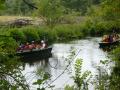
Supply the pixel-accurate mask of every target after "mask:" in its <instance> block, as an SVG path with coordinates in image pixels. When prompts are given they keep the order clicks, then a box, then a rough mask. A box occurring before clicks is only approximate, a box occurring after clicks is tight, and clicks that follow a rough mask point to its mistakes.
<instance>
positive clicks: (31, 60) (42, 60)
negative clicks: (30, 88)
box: [21, 53, 52, 66]
mask: <svg viewBox="0 0 120 90" xmlns="http://www.w3.org/2000/svg"><path fill="white" fill-rule="evenodd" d="M50 57H52V54H51V53H50V54H48V55H43V56H38V57H29V56H28V57H22V58H21V61H22V62H23V64H24V66H25V65H26V64H29V66H35V65H36V64H41V65H45V66H46V65H47V63H48V62H49V58H50Z"/></svg>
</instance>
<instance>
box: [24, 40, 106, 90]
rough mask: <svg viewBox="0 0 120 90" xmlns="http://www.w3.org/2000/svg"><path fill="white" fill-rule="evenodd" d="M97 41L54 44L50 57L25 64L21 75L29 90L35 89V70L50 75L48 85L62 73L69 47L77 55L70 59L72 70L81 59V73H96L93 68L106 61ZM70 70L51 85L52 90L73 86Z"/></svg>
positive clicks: (90, 89) (104, 53) (90, 88)
mask: <svg viewBox="0 0 120 90" xmlns="http://www.w3.org/2000/svg"><path fill="white" fill-rule="evenodd" d="M99 41H100V38H87V39H82V40H77V41H72V42H70V43H68V44H64V43H58V44H57V43H56V44H54V45H53V49H52V57H50V58H48V59H45V60H37V61H35V62H31V63H26V64H25V70H24V71H23V74H24V75H25V76H26V79H27V82H28V83H29V85H30V86H31V90H35V88H36V87H37V86H33V85H32V83H33V82H34V81H35V80H36V79H37V78H38V76H36V74H35V72H36V71H37V70H39V69H43V70H44V71H46V72H49V73H50V74H51V80H50V81H49V82H48V83H50V82H52V81H53V80H54V79H56V77H58V76H59V75H60V74H61V73H62V72H63V70H64V69H65V68H66V65H67V64H68V62H67V61H65V60H66V59H65V58H67V57H68V55H69V54H70V50H71V47H73V48H74V49H75V51H76V54H77V56H76V57H75V58H73V59H72V64H71V67H72V68H73V64H74V62H75V60H76V59H77V58H81V59H83V65H82V72H84V71H86V70H89V71H91V72H92V74H93V75H94V74H96V73H97V72H96V69H95V68H94V67H95V66H98V65H100V60H106V59H108V58H107V53H106V52H104V51H103V50H101V49H99V44H98V43H99ZM72 68H70V67H69V68H68V70H66V71H65V73H64V74H62V75H61V76H60V77H59V78H58V79H57V80H55V81H54V82H53V83H52V85H55V87H54V89H53V90H62V88H64V87H65V85H67V84H69V85H73V83H74V82H73V80H72V78H71V76H72V73H71V74H70V73H69V72H70V71H71V69H72ZM45 86H47V85H45ZM89 90H93V88H92V87H91V86H90V87H89Z"/></svg>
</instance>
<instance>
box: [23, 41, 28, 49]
mask: <svg viewBox="0 0 120 90" xmlns="http://www.w3.org/2000/svg"><path fill="white" fill-rule="evenodd" d="M24 50H29V43H28V42H27V43H26V44H25V47H24Z"/></svg>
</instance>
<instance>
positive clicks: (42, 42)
mask: <svg viewBox="0 0 120 90" xmlns="http://www.w3.org/2000/svg"><path fill="white" fill-rule="evenodd" d="M45 47H46V44H45V41H44V40H41V48H45Z"/></svg>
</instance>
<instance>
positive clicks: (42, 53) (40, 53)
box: [16, 46, 52, 59]
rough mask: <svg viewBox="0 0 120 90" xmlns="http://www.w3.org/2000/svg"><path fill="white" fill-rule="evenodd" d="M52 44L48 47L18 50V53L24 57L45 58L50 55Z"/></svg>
mask: <svg viewBox="0 0 120 90" xmlns="http://www.w3.org/2000/svg"><path fill="white" fill-rule="evenodd" d="M51 51H52V46H49V47H47V48H40V49H32V50H23V51H18V52H17V53H16V54H17V55H18V56H20V57H22V58H23V59H43V58H44V59H45V58H48V57H50V56H51V55H52V54H51Z"/></svg>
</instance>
